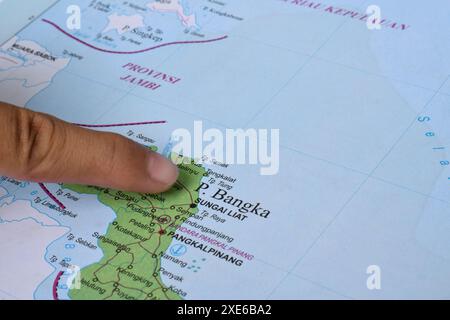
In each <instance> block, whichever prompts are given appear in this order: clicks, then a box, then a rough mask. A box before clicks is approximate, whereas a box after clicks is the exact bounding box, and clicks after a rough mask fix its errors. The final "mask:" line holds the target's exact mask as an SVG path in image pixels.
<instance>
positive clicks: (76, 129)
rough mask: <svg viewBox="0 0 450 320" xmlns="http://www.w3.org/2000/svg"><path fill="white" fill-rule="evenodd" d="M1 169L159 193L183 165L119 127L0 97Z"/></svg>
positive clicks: (13, 174) (30, 177) (16, 175)
mask: <svg viewBox="0 0 450 320" xmlns="http://www.w3.org/2000/svg"><path fill="white" fill-rule="evenodd" d="M0 135H1V136H2V137H4V138H3V139H1V140H0V154H1V158H0V175H7V176H10V177H14V178H17V179H21V180H27V181H34V182H65V183H79V184H90V185H96V186H102V187H110V188H114V189H120V190H125V191H134V192H149V193H157V192H163V191H166V190H167V189H168V188H170V187H171V186H172V184H173V183H175V181H176V179H177V176H178V170H177V167H176V166H175V165H174V164H172V163H171V162H170V161H169V160H167V159H166V158H164V157H163V156H161V155H159V154H157V153H156V152H153V151H150V150H149V149H147V148H145V147H143V146H141V145H139V144H137V143H135V142H133V141H131V140H128V139H126V138H124V137H122V136H120V135H117V134H114V133H105V132H97V131H93V130H89V129H87V128H82V127H80V126H77V125H73V124H69V123H67V122H64V121H62V120H59V119H57V118H54V117H52V116H49V115H46V114H42V113H35V112H32V111H29V110H26V109H23V108H17V107H14V106H11V105H7V104H2V103H0Z"/></svg>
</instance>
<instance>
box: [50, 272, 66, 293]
mask: <svg viewBox="0 0 450 320" xmlns="http://www.w3.org/2000/svg"><path fill="white" fill-rule="evenodd" d="M63 274H64V271H60V272H58V274H57V275H56V278H55V281H53V287H52V292H53V300H59V297H58V284H59V280H60V279H61V277H62V275H63Z"/></svg>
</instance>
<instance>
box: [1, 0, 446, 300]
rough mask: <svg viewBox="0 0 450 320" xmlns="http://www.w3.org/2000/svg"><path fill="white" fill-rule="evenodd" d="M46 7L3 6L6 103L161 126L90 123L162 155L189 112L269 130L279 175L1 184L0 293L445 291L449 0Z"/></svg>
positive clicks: (226, 168)
mask: <svg viewBox="0 0 450 320" xmlns="http://www.w3.org/2000/svg"><path fill="white" fill-rule="evenodd" d="M53 2H55V3H52V1H50V2H49V3H48V4H47V5H46V6H44V7H42V8H46V9H47V10H44V9H42V8H41V9H40V11H39V14H37V16H36V17H35V18H33V22H32V23H30V24H28V22H29V21H27V19H25V20H24V21H23V22H22V25H21V26H19V25H16V21H17V19H15V14H16V12H17V10H18V8H17V7H15V8H14V9H12V8H13V7H12V6H11V4H10V3H9V2H8V0H5V1H2V2H0V17H1V18H0V21H1V29H2V30H0V31H1V32H3V33H4V34H5V36H3V35H2V37H3V38H1V37H0V43H1V45H0V100H2V101H4V102H8V103H12V104H15V105H18V106H22V107H26V108H29V109H31V110H36V111H41V112H46V113H50V114H53V115H55V116H57V117H59V118H62V119H64V120H66V121H69V122H74V123H84V124H108V123H109V124H111V123H132V122H142V121H163V122H158V123H157V124H154V125H140V126H133V127H126V126H123V127H114V128H99V129H98V130H109V131H114V132H117V133H119V134H122V135H124V136H127V137H129V138H130V139H133V140H135V141H137V142H139V143H141V144H144V145H146V146H148V147H150V148H153V149H155V150H158V151H160V152H162V153H166V152H167V150H168V152H170V148H169V145H170V137H171V133H172V132H173V131H174V130H175V129H177V128H187V129H192V127H193V123H194V121H197V120H201V121H203V125H204V127H205V129H206V128H218V129H220V130H222V129H223V130H224V129H226V128H244V129H245V128H268V129H270V128H277V129H280V145H281V146H280V170H279V173H278V174H277V175H273V176H262V175H260V173H259V168H258V167H256V166H253V165H227V164H222V163H211V164H198V163H195V162H194V161H193V160H192V159H187V163H185V164H182V165H180V178H179V181H178V182H177V183H176V185H175V186H174V187H173V188H172V189H171V190H170V191H168V192H166V193H163V194H157V195H150V194H134V193H127V192H122V191H117V190H110V189H104V188H97V187H93V186H76V185H64V184H45V185H43V184H35V183H29V182H25V181H17V180H15V179H12V178H10V177H1V178H0V252H1V255H2V259H1V263H0V298H4V299H11V298H13V299H16V298H17V299H55V300H57V299H59V300H66V299H148V300H152V299H301V298H303V299H316V298H319V299H355V298H359V299H393V298H402V299H408V298H409V299H416V298H435V299H445V298H447V299H448V298H450V154H449V150H450V126H449V125H448V124H449V122H450V108H449V106H450V80H449V75H450V42H449V41H448V39H449V30H448V28H447V26H448V17H449V12H450V3H449V2H448V1H446V0H435V1H433V4H432V5H431V4H430V3H429V2H426V1H416V0H413V1H406V0H401V1H389V0H378V1H376V4H377V5H378V6H379V7H380V8H381V16H382V20H381V21H380V25H381V29H379V30H372V29H370V28H368V27H367V21H368V19H370V14H367V13H366V9H367V8H368V6H369V5H372V4H373V3H372V1H365V0H358V1H355V0H324V1H307V0H246V1H242V0H240V1H238V0H164V1H162V0H132V1H115V0H101V1H100V0H80V1H72V0H70V1H66V0H61V1H53ZM30 3H31V2H30ZM72 5H77V6H79V8H80V13H81V16H80V17H81V20H80V22H81V23H80V26H79V28H74V27H73V25H71V24H70V23H68V22H71V21H72V20H71V19H72V18H71V13H70V12H69V13H68V10H67V8H68V7H69V6H72ZM27 6H30V8H31V4H28V2H27V5H24V6H22V8H26V7H27ZM19 11H20V9H19ZM41 13H42V14H41ZM20 14H24V13H23V12H22V13H20ZM33 14H35V13H33ZM24 16H28V17H29V16H30V15H29V14H28V13H26V14H24ZM3 17H5V18H3ZM72 22H73V21H72ZM0 34H1V33H0ZM370 266H377V267H379V270H381V288H380V289H379V290H370V288H369V287H368V283H367V280H368V278H369V276H370V274H368V273H367V270H368V268H370ZM78 271H79V272H78Z"/></svg>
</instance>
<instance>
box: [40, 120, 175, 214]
mask: <svg viewBox="0 0 450 320" xmlns="http://www.w3.org/2000/svg"><path fill="white" fill-rule="evenodd" d="M164 123H167V121H166V120H160V121H144V122H129V123H113V124H83V123H72V124H73V125H75V126H79V127H85V128H111V127H125V126H140V125H149V124H164ZM39 186H40V187H41V189H42V190H44V192H45V193H46V194H47V195H48V196H49V197H50V198H51V199H52V200H53V201H54V202H55V203H56V204H57V205H58V206H59V207H60V208H61V209H63V210H64V209H66V206H65V205H64V204H63V203H62V202H61V201H59V200H58V198H56V196H55V195H54V194H53V193H51V192H50V190H48V189H47V187H46V186H45V185H44V184H43V183H39Z"/></svg>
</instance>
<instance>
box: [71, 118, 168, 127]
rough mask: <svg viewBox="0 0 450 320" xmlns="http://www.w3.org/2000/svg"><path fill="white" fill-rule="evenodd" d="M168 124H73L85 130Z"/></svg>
mask: <svg viewBox="0 0 450 320" xmlns="http://www.w3.org/2000/svg"><path fill="white" fill-rule="evenodd" d="M164 123H167V121H165V120H161V121H146V122H130V123H113V124H82V123H72V124H73V125H75V126H79V127H84V128H111V127H129V126H140V125H146V124H164Z"/></svg>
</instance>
